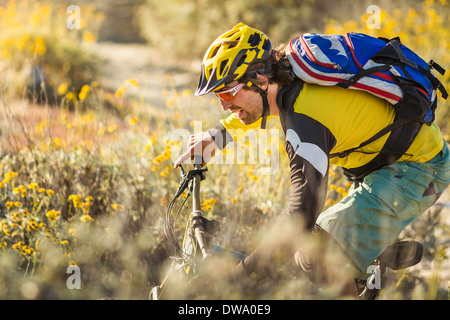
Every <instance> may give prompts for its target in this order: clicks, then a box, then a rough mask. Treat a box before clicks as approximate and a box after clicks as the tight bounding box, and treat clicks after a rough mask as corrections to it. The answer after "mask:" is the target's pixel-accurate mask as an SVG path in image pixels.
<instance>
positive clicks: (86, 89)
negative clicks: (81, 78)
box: [78, 84, 91, 101]
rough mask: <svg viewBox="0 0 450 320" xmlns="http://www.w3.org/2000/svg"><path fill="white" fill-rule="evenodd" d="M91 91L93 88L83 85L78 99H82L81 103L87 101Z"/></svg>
mask: <svg viewBox="0 0 450 320" xmlns="http://www.w3.org/2000/svg"><path fill="white" fill-rule="evenodd" d="M90 90H91V88H90V87H89V86H88V85H87V84H85V85H83V86H82V87H81V90H80V93H79V94H78V99H80V100H81V101H83V100H85V99H86V96H87V94H88V93H89V91H90Z"/></svg>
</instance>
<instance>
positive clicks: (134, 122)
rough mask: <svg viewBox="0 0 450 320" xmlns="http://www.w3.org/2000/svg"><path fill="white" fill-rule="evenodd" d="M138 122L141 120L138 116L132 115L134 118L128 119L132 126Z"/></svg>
mask: <svg viewBox="0 0 450 320" xmlns="http://www.w3.org/2000/svg"><path fill="white" fill-rule="evenodd" d="M138 122H139V119H138V118H136V117H132V118H130V119H129V120H128V124H129V125H130V126H134V125H136V124H138Z"/></svg>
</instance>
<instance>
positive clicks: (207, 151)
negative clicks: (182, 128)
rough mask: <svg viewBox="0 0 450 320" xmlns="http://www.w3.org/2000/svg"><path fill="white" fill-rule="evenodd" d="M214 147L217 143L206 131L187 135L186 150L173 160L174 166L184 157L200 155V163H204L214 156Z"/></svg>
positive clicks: (190, 157) (192, 158)
mask: <svg viewBox="0 0 450 320" xmlns="http://www.w3.org/2000/svg"><path fill="white" fill-rule="evenodd" d="M216 148H217V145H216V143H215V142H214V140H213V138H212V137H211V135H210V134H209V133H208V132H200V133H196V134H193V135H191V136H190V137H189V140H188V143H187V151H186V152H185V153H183V154H182V155H181V156H180V157H179V158H178V159H177V160H176V161H175V164H174V168H177V167H178V166H179V165H180V164H181V163H183V162H184V161H185V160H186V159H191V160H194V156H201V157H202V165H205V164H206V163H208V162H209V160H211V158H212V157H213V156H214V154H215V151H216Z"/></svg>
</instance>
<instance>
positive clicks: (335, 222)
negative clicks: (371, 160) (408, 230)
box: [317, 144, 450, 273]
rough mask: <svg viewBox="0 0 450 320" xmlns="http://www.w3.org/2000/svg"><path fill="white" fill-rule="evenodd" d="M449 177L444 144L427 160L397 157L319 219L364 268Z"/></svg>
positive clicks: (430, 201) (426, 205) (449, 158)
mask: <svg viewBox="0 0 450 320" xmlns="http://www.w3.org/2000/svg"><path fill="white" fill-rule="evenodd" d="M449 182H450V155H449V150H448V148H447V146H446V145H445V144H444V148H443V150H442V151H441V152H440V153H439V154H438V155H437V156H436V157H435V158H433V159H432V160H430V161H428V162H426V163H417V162H397V163H394V164H392V165H389V166H386V167H384V168H382V169H380V170H378V171H376V172H374V173H372V174H370V175H368V176H367V177H366V178H365V179H364V182H363V183H361V185H360V186H359V187H358V188H355V189H352V190H350V192H349V194H348V196H347V197H345V198H344V199H343V200H342V201H341V202H339V203H338V204H336V205H335V206H333V207H331V208H329V209H328V210H326V211H325V212H323V213H322V214H321V215H320V216H319V218H318V220H317V224H318V225H320V227H322V228H323V229H324V230H326V231H327V232H328V233H330V234H331V235H332V236H333V238H334V239H336V241H337V242H338V243H339V245H340V246H341V247H342V248H343V249H344V250H345V252H346V254H347V255H348V256H349V257H350V258H351V260H352V261H353V262H354V264H356V266H357V267H358V269H359V271H361V272H363V273H364V272H365V271H366V270H367V268H368V266H369V265H370V263H371V262H372V261H373V260H374V259H376V258H377V257H378V256H379V255H380V254H381V253H382V251H383V250H384V249H385V248H386V247H387V246H388V245H389V244H391V243H392V242H393V241H395V239H396V238H397V237H398V235H399V233H400V232H401V231H402V230H403V229H404V228H405V227H406V226H407V225H409V224H410V223H411V222H413V221H414V220H416V219H417V218H418V217H419V216H420V215H421V214H422V213H423V212H424V211H425V210H426V209H427V208H429V207H430V206H431V205H432V204H433V203H434V202H435V201H436V200H437V198H438V197H439V195H440V194H441V193H442V192H443V190H444V189H445V188H446V187H447V186H448V184H449Z"/></svg>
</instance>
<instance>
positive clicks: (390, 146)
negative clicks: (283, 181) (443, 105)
mask: <svg viewBox="0 0 450 320" xmlns="http://www.w3.org/2000/svg"><path fill="white" fill-rule="evenodd" d="M286 52H287V57H288V59H289V62H290V64H291V65H292V69H293V72H294V73H295V75H296V76H297V77H299V78H300V79H302V80H303V81H305V82H308V83H315V84H319V85H324V86H340V87H343V88H348V89H355V90H363V91H366V92H369V93H371V94H373V95H376V96H377V97H380V98H382V99H385V100H387V101H388V102H390V103H391V104H392V106H393V107H394V109H395V111H396V114H397V116H396V121H394V123H393V124H391V125H389V126H388V127H386V128H385V129H383V130H381V131H380V132H379V133H377V134H376V135H375V136H374V137H372V138H370V139H368V140H367V141H365V142H363V143H362V144H360V145H359V146H355V148H352V149H349V150H346V151H344V152H341V153H339V154H332V155H330V157H333V156H339V157H345V156H347V155H348V154H350V153H351V152H354V151H357V149H359V148H361V147H363V146H365V145H367V144H369V143H371V142H373V141H375V140H377V139H378V138H380V137H381V136H383V135H385V134H387V133H389V132H391V134H390V136H389V138H388V141H387V142H386V144H385V146H384V147H383V149H382V150H381V151H380V153H379V154H378V155H377V157H376V158H375V159H374V160H373V161H371V162H370V163H369V164H367V165H365V166H363V167H360V168H353V169H351V170H347V171H346V174H347V176H348V177H349V178H350V179H351V180H361V179H362V178H363V177H364V176H365V175H367V174H368V173H370V172H372V171H374V170H377V169H379V168H381V167H383V166H384V165H386V164H390V163H392V162H394V161H395V160H397V159H398V158H399V157H400V156H402V155H403V154H404V153H405V152H406V150H407V149H408V148H409V146H410V145H411V143H412V141H413V140H414V138H415V136H416V135H417V133H418V132H419V130H420V128H421V126H422V124H424V123H425V124H431V123H432V122H433V121H434V120H435V110H436V106H437V90H439V91H440V92H441V94H442V97H443V98H444V99H447V96H448V94H447V92H446V91H445V88H444V86H443V85H442V83H441V82H440V81H439V80H438V79H437V78H436V77H435V76H434V75H433V73H432V71H431V69H433V68H434V69H435V70H436V71H438V72H439V73H441V74H442V75H443V74H444V72H445V70H444V69H443V68H442V67H440V66H439V65H438V64H437V63H435V62H434V61H433V60H431V61H430V62H429V63H426V62H425V61H424V60H423V59H422V58H421V57H419V56H418V55H417V54H416V53H414V52H413V51H412V50H411V49H409V48H408V47H406V46H404V45H403V44H402V43H401V42H400V39H399V38H398V37H396V38H393V39H391V40H388V39H384V38H375V37H372V36H369V35H366V34H362V33H347V34H345V35H324V34H315V33H305V34H302V35H301V36H299V37H296V38H294V39H292V40H291V42H290V43H289V46H288V48H287V51H286ZM344 171H345V170H344Z"/></svg>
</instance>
